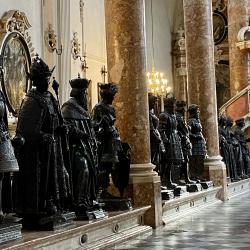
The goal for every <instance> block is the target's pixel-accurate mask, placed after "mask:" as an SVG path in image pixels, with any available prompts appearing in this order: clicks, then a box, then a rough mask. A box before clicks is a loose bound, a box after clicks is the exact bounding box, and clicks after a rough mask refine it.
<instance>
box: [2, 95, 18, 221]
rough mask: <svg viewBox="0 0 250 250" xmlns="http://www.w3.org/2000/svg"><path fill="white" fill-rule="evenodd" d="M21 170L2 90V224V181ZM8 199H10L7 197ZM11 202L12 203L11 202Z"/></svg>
mask: <svg viewBox="0 0 250 250" xmlns="http://www.w3.org/2000/svg"><path fill="white" fill-rule="evenodd" d="M18 170H19V167H18V163H17V160H16V157H15V154H14V150H13V147H12V144H11V140H10V135H9V132H8V120H7V111H6V105H5V98H4V95H3V93H2V91H1V90H0V222H2V221H3V219H4V216H3V205H4V204H3V202H2V181H3V178H4V173H9V172H16V171H18ZM6 198H7V199H8V198H9V197H6ZM10 202H11V201H10Z"/></svg>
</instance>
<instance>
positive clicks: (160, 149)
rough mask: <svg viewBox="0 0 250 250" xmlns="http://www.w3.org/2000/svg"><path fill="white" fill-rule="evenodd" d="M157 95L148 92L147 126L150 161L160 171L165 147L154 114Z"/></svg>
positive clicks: (157, 120)
mask: <svg viewBox="0 0 250 250" xmlns="http://www.w3.org/2000/svg"><path fill="white" fill-rule="evenodd" d="M156 102H157V97H156V96H154V95H153V94H152V93H149V94H148V103H149V126H150V149H151V162H152V163H153V164H154V165H155V166H156V168H155V171H156V172H158V173H159V174H160V173H161V169H160V167H161V159H162V154H164V153H165V147H164V144H163V141H162V139H161V135H160V132H159V130H158V127H159V119H158V117H157V116H156V115H155V114H154V108H155V104H156Z"/></svg>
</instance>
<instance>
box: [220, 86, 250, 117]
mask: <svg viewBox="0 0 250 250" xmlns="http://www.w3.org/2000/svg"><path fill="white" fill-rule="evenodd" d="M249 95H250V86H247V87H245V88H244V89H243V90H241V91H240V92H239V93H237V94H236V95H235V96H233V97H232V98H231V99H230V100H229V101H227V102H226V103H225V104H224V105H223V106H221V108H220V109H219V113H220V114H225V115H227V116H230V117H231V118H232V119H233V120H237V119H239V118H242V117H245V118H246V117H249V115H250V114H249V113H250V101H249V100H250V98H249Z"/></svg>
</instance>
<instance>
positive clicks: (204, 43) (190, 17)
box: [183, 0, 226, 199]
mask: <svg viewBox="0 0 250 250" xmlns="http://www.w3.org/2000/svg"><path fill="white" fill-rule="evenodd" d="M183 4H184V23H185V37H186V50H187V71H188V73H187V77H188V90H189V103H190V104H192V103H194V104H197V105H199V107H200V111H201V123H202V126H203V134H204V137H205V139H206V141H207V150H208V159H207V160H206V161H205V172H206V173H207V175H208V176H209V178H210V180H212V181H213V182H214V184H215V185H216V186H219V185H222V187H223V189H222V191H223V192H222V194H223V195H222V197H221V199H225V198H226V168H225V165H224V163H223V162H222V161H221V159H222V158H221V156H220V152H219V136H218V124H217V107H216V85H215V67H214V41H213V23H212V1H211V0H184V1H183Z"/></svg>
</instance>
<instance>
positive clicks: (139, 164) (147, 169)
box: [105, 0, 162, 227]
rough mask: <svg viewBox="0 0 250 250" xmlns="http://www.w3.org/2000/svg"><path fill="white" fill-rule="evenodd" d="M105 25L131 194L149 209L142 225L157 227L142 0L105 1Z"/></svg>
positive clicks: (158, 207) (158, 199)
mask: <svg viewBox="0 0 250 250" xmlns="http://www.w3.org/2000/svg"><path fill="white" fill-rule="evenodd" d="M105 22H106V41H107V59H108V60H107V64H108V76H109V81H112V82H114V83H116V84H117V85H118V88H119V93H118V95H117V96H116V98H115V108H116V111H117V121H116V126H117V127H118V129H119V131H120V134H121V139H122V141H125V142H128V143H129V145H130V146H131V153H132V164H131V173H130V188H129V190H131V193H130V195H131V196H132V200H133V203H134V205H135V206H143V205H151V206H152V208H151V209H150V210H149V211H148V213H147V214H146V218H145V223H146V224H149V225H151V226H153V227H157V226H160V225H161V221H162V220H161V216H162V211H161V192H160V179H159V177H158V176H157V175H156V173H155V172H154V171H153V167H154V166H153V165H152V164H151V163H150V144H149V119H148V117H149V114H148V98H147V86H146V61H145V60H146V52H145V33H144V25H145V24H144V0H130V1H127V0H105Z"/></svg>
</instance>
